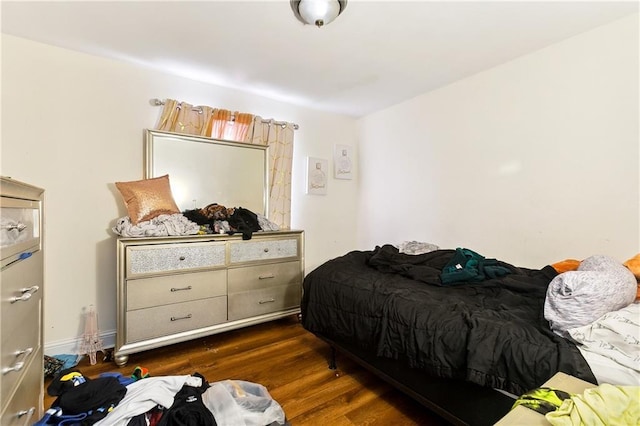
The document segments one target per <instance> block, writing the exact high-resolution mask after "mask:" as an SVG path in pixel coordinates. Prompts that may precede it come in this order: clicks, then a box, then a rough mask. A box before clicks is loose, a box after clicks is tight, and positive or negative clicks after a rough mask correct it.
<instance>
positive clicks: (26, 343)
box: [0, 177, 44, 426]
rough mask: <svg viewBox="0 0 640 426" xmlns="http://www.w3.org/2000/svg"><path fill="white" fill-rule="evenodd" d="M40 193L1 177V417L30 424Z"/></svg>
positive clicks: (38, 321)
mask: <svg viewBox="0 0 640 426" xmlns="http://www.w3.org/2000/svg"><path fill="white" fill-rule="evenodd" d="M43 194H44V191H43V190H42V189H40V188H36V187H34V186H31V185H27V184H25V183H22V182H18V181H15V180H13V179H9V178H5V177H2V178H0V210H1V212H0V242H1V245H0V253H1V255H0V257H1V258H2V260H1V272H0V274H1V277H0V286H1V292H2V298H1V300H0V330H1V335H0V368H1V369H2V371H1V374H0V419H2V421H1V424H2V425H3V426H5V425H11V426H13V425H31V424H33V423H34V422H35V421H37V420H38V419H39V418H41V417H42V414H43V405H42V404H43V400H44V379H43V377H44V365H43V362H44V357H43V352H42V351H43V349H42V348H43V335H42V294H43V283H44V279H43V250H42V211H43V206H42V204H43Z"/></svg>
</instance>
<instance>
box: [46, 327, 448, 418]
mask: <svg viewBox="0 0 640 426" xmlns="http://www.w3.org/2000/svg"><path fill="white" fill-rule="evenodd" d="M102 355H103V354H102V353H98V354H97V357H98V363H97V364H96V365H90V363H89V358H88V357H86V356H85V357H83V358H82V360H81V361H80V363H79V364H78V366H77V368H78V369H79V370H80V371H81V372H82V373H83V374H84V375H85V376H86V377H89V378H95V377H97V376H98V375H99V374H100V373H103V372H114V371H117V372H120V373H122V374H124V375H130V374H131V373H132V372H133V370H134V368H135V367H136V366H138V365H139V366H143V367H145V368H147V369H148V370H149V373H150V375H151V376H168V375H182V374H192V373H195V372H198V373H200V374H202V375H203V376H204V377H205V378H206V379H207V381H209V382H210V383H211V382H216V381H220V380H226V379H238V380H246V381H249V382H254V383H260V384H262V385H264V386H265V387H266V388H267V389H268V390H269V393H270V394H271V396H272V397H273V398H274V399H275V400H276V401H278V403H279V404H280V405H281V406H282V408H283V409H284V411H285V413H286V415H287V418H288V420H289V421H290V422H291V424H292V425H293V426H298V425H326V426H329V425H330V426H340V425H372V426H373V425H394V426H401V425H425V426H426V425H434V426H440V425H447V424H448V423H447V422H445V421H444V420H442V419H441V418H439V417H438V416H436V415H435V414H432V413H431V412H429V411H428V410H427V409H425V408H423V407H422V406H421V405H419V404H418V403H416V402H415V401H413V400H412V399H411V398H409V397H407V396H405V395H404V394H402V393H400V392H399V391H397V390H395V389H394V388H393V387H391V386H390V385H388V384H387V383H386V382H384V381H382V380H381V379H379V378H377V377H375V376H374V375H373V374H371V373H370V372H368V371H367V370H365V369H364V368H362V367H360V366H359V365H357V364H356V363H354V362H353V361H351V360H350V359H349V358H347V357H346V356H340V355H338V358H337V360H338V369H337V370H330V369H329V368H328V364H327V361H328V359H329V355H330V349H329V346H328V345H327V344H326V343H324V342H323V341H321V340H320V339H318V338H316V337H315V336H314V335H313V334H311V333H309V332H307V331H306V330H304V328H302V326H301V325H300V323H299V321H298V319H297V317H295V316H292V317H288V318H285V319H282V320H278V321H273V322H270V323H266V324H260V325H256V326H252V327H248V328H245V329H242V330H235V331H231V332H227V333H223V334H217V335H213V336H208V337H205V338H200V339H196V340H192V341H189V342H184V343H180V344H176V345H172V346H167V347H164V348H159V349H154V350H150V351H146V352H141V353H137V354H132V355H130V357H129V362H128V364H127V365H125V366H124V367H121V368H118V367H117V366H116V365H115V364H114V363H113V362H111V361H107V362H103V361H102V358H103V356H102ZM48 384H49V382H48V381H47V382H45V390H46V386H47V385H48ZM53 401H54V398H53V397H50V396H48V395H47V396H45V404H44V405H45V408H49V407H50V406H51V404H52V403H53ZM221 426H223V425H221Z"/></svg>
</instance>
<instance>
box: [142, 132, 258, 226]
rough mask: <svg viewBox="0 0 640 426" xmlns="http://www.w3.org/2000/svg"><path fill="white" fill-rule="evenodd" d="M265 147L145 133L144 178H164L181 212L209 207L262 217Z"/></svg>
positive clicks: (189, 136)
mask: <svg viewBox="0 0 640 426" xmlns="http://www.w3.org/2000/svg"><path fill="white" fill-rule="evenodd" d="M267 160H268V152H267V147H266V146H264V145H251V144H245V143H241V142H233V141H223V140H218V139H211V138H206V137H201V136H193V135H182V134H176V133H167V132H159V131H155V130H147V131H146V133H145V178H152V177H158V176H163V175H165V174H168V175H169V181H170V182H171V191H172V193H173V197H174V199H175V201H176V204H177V205H178V207H179V208H180V210H181V211H184V210H191V209H196V208H202V207H205V206H207V205H209V204H212V203H217V204H221V205H223V206H226V207H244V208H246V209H249V210H251V211H253V212H254V213H259V214H262V215H265V216H266V215H267V212H268V209H267V200H268V197H267V194H268V192H267V185H268V181H269V180H268V167H267Z"/></svg>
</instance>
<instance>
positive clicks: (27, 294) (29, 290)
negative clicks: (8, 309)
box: [9, 285, 40, 303]
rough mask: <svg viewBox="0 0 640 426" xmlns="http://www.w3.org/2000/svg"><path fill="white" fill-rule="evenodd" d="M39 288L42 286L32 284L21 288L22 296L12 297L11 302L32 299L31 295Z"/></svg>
mask: <svg viewBox="0 0 640 426" xmlns="http://www.w3.org/2000/svg"><path fill="white" fill-rule="evenodd" d="M38 290H40V287H38V286H37V285H34V286H31V287H29V288H23V289H20V292H21V293H22V296H19V297H12V298H11V299H9V302H11V303H16V302H26V301H27V300H29V299H31V296H33V294H34V293H36V292H37V291H38Z"/></svg>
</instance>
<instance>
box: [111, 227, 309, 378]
mask: <svg viewBox="0 0 640 426" xmlns="http://www.w3.org/2000/svg"><path fill="white" fill-rule="evenodd" d="M117 252H118V262H117V264H118V291H117V294H118V296H117V310H118V317H117V335H116V347H115V352H114V357H115V362H116V364H117V365H119V366H122V365H125V364H126V363H127V361H128V359H129V354H131V353H135V352H140V351H144V350H148V349H153V348H157V347H160V346H165V345H170V344H174V343H178V342H182V341H185V340H190V339H194V338H197V337H202V336H206V335H210V334H215V333H221V332H224V331H228V330H233V329H237V328H241V327H246V326H249V325H253V324H258V323H261V322H266V321H271V320H274V319H277V318H282V317H284V316H287V315H293V314H298V313H299V312H300V298H301V295H302V279H303V277H304V233H303V232H302V231H280V232H257V233H254V234H253V237H252V238H251V239H250V240H242V235H241V234H236V235H232V236H230V235H198V236H189V237H164V238H163V237H154V238H120V239H118V241H117Z"/></svg>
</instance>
